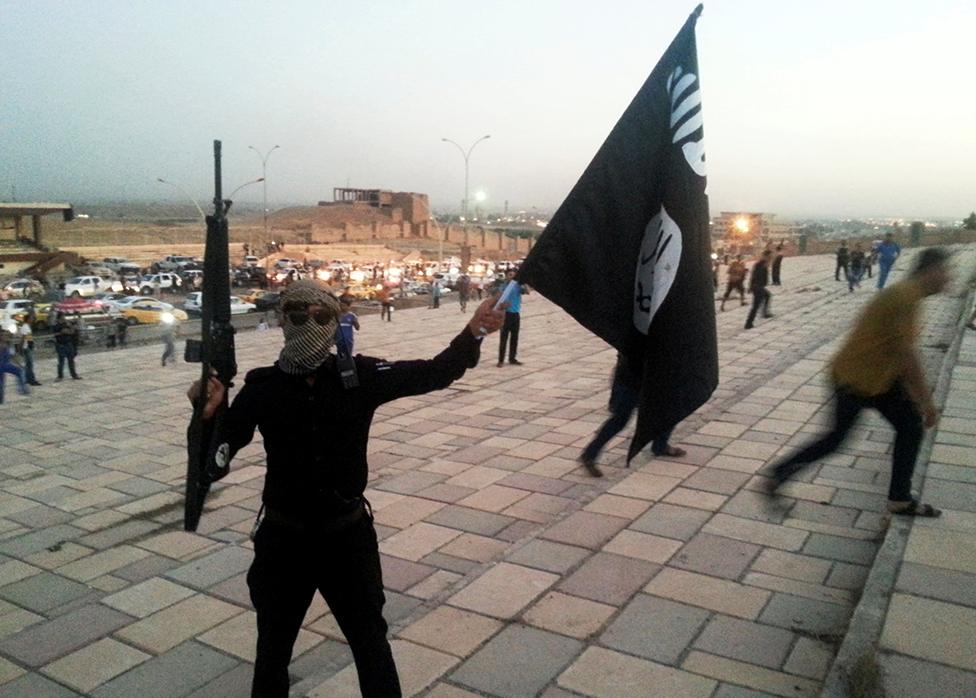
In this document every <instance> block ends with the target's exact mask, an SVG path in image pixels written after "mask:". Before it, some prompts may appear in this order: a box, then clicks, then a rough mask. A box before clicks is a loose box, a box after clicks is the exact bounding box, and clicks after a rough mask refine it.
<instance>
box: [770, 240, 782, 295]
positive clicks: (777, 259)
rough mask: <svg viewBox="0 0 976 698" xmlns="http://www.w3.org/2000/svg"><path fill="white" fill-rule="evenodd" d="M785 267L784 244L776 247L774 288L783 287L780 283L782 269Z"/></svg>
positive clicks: (773, 275) (773, 274)
mask: <svg viewBox="0 0 976 698" xmlns="http://www.w3.org/2000/svg"><path fill="white" fill-rule="evenodd" d="M782 266H783V244H782V243H780V244H779V245H776V252H775V254H774V255H773V270H772V271H773V273H772V277H773V286H781V285H782V284H780V282H779V271H780V267H782Z"/></svg>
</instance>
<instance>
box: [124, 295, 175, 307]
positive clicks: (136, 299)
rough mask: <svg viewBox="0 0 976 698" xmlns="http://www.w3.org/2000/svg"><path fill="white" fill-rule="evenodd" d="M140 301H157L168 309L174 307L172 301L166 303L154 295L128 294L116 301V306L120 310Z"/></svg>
mask: <svg viewBox="0 0 976 698" xmlns="http://www.w3.org/2000/svg"><path fill="white" fill-rule="evenodd" d="M139 301H154V302H156V303H159V305H161V306H163V307H164V308H166V309H167V310H172V309H173V304H172V303H166V302H164V301H161V300H159V299H158V298H153V297H152V296H126V297H125V298H123V299H121V300H118V301H115V305H116V307H118V309H119V310H122V309H124V308H128V307H130V306H132V305H134V304H135V303H138V302H139Z"/></svg>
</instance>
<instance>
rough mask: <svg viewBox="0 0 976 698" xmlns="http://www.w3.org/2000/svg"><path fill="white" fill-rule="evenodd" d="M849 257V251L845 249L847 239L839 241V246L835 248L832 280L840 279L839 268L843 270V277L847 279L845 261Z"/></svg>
mask: <svg viewBox="0 0 976 698" xmlns="http://www.w3.org/2000/svg"><path fill="white" fill-rule="evenodd" d="M849 258H850V252H849V251H848V249H847V240H844V241H843V242H841V243H840V247H838V248H837V267H836V268H835V269H834V281H840V272H841V269H843V270H844V279H845V280H846V279H847V262H848V259H849Z"/></svg>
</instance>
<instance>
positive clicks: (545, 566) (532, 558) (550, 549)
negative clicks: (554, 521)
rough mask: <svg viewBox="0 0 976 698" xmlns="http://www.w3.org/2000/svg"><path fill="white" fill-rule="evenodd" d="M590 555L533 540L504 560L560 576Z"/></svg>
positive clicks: (588, 552) (584, 551)
mask: <svg viewBox="0 0 976 698" xmlns="http://www.w3.org/2000/svg"><path fill="white" fill-rule="evenodd" d="M590 554H591V552H590V551H589V550H587V549H586V548H578V547H575V546H572V545H564V544H562V543H553V542H551V541H548V540H541V539H535V540H531V541H529V542H528V543H527V544H525V545H524V546H522V547H520V548H519V549H518V550H515V551H514V552H512V553H510V554H509V555H508V556H507V558H506V559H507V560H508V561H509V562H514V563H516V564H519V565H524V566H526V567H535V568H537V569H540V570H546V571H547V572H556V573H559V574H562V573H563V572H567V571H569V570H570V569H571V568H573V567H575V566H576V565H577V564H579V562H580V561H582V560H583V559H584V558H586V557H587V556H589V555H590Z"/></svg>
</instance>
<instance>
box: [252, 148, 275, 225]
mask: <svg viewBox="0 0 976 698" xmlns="http://www.w3.org/2000/svg"><path fill="white" fill-rule="evenodd" d="M247 147H248V148H249V149H250V150H253V151H254V152H255V153H257V155H258V157H259V158H261V181H262V182H264V187H263V189H264V197H263V200H264V241H265V243H267V242H268V158H270V157H271V153H273V152H274V151H276V150H277V149H278V148H280V147H281V146H280V145H276V146H275V147H273V148H272V149H271V150H269V151H268V152H267V153H265V154H264V155H261V151H260V150H258V149H257V148H255V147H254V146H253V145H249V146H247Z"/></svg>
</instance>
